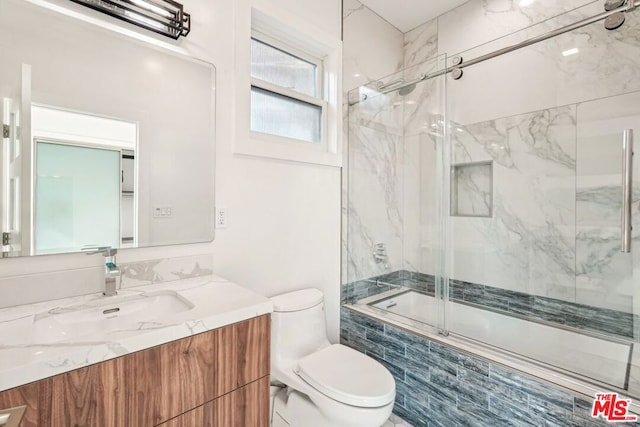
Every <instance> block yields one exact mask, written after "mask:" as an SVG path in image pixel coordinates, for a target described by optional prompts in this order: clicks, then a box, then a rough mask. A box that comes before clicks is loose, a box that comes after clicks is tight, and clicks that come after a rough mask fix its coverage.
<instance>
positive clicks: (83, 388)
mask: <svg viewBox="0 0 640 427" xmlns="http://www.w3.org/2000/svg"><path fill="white" fill-rule="evenodd" d="M270 321H271V319H270V316H269V315H265V316H261V317H257V318H254V319H251V320H247V321H244V322H240V323H236V324H233V325H229V326H227V327H223V328H220V329H215V330H212V331H209V332H205V333H202V334H198V335H194V336H191V337H187V338H184V339H181V340H178V341H174V342H170V343H167V344H163V345H160V346H158V347H154V348H150V349H147V350H143V351H139V352H136V353H132V354H129V355H127V356H123V357H120V358H117V359H113V360H108V361H106V362H103V363H99V364H96V365H92V366H88V367H85V368H82V369H77V370H75V371H71V372H67V373H65V374H61V375H57V376H55V377H51V378H48V379H45V380H42V381H38V382H37V383H33V384H29V385H26V386H23V387H18V388H16V389H12V390H8V391H6V392H2V393H0V408H11V407H15V406H20V405H27V412H26V413H25V417H24V419H23V421H22V423H21V424H20V427H31V426H39V427H48V426H51V427H58V426H61V427H62V426H64V427H67V426H75V427H83V426H86V427H95V426H98V425H99V426H101V427H121V426H136V427H146V426H154V425H157V424H161V423H163V422H165V421H167V420H169V419H171V418H174V417H176V416H178V415H180V414H184V413H186V412H188V411H190V410H192V409H194V408H197V407H200V406H202V405H205V404H206V403H208V402H211V401H213V400H214V399H216V398H218V397H220V396H223V395H228V394H229V393H230V392H232V391H233V390H236V389H238V388H239V387H243V386H245V385H247V384H249V383H252V382H254V381H256V380H258V379H260V378H262V377H265V376H268V375H269V368H270V366H269V361H270V360H269V351H270V331H271V324H270ZM267 387H268V386H267ZM267 400H268V391H267ZM194 425H197V424H194Z"/></svg>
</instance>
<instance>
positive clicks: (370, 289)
mask: <svg viewBox="0 0 640 427" xmlns="http://www.w3.org/2000/svg"><path fill="white" fill-rule="evenodd" d="M398 286H404V287H407V288H411V289H415V290H417V291H419V292H422V293H424V294H427V295H435V278H434V276H432V275H428V274H423V273H415V272H410V271H406V270H402V271H396V272H393V273H389V274H385V275H382V276H376V277H372V278H370V279H366V280H361V281H358V282H354V283H349V284H347V285H344V286H343V288H342V302H343V304H353V303H355V302H357V301H358V300H360V299H362V298H366V297H370V296H373V295H377V294H380V293H382V292H386V291H388V290H390V289H392V288H394V287H398ZM449 295H450V298H451V300H452V301H456V302H459V303H466V304H473V305H476V306H481V307H486V308H490V309H492V310H499V311H502V312H504V313H505V314H510V313H511V314H517V315H521V316H526V317H527V318H528V319H530V320H533V321H544V322H551V323H556V324H559V325H563V326H570V327H574V328H577V329H582V330H589V331H594V332H600V333H605V334H611V335H617V336H620V337H624V338H633V331H634V322H635V323H636V325H637V324H640V319H639V318H638V316H634V315H633V314H631V313H624V312H620V311H615V310H608V309H605V308H598V307H591V306H587V305H582V304H576V303H572V302H567V301H562V300H558V299H554V298H547V297H541V296H534V295H529V294H525V293H522V292H515V291H511V290H506V289H500V288H495V287H492V286H486V285H480V284H477V283H471V282H463V281H460V280H451V281H450V282H449Z"/></svg>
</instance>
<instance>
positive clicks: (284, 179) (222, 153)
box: [0, 0, 341, 340]
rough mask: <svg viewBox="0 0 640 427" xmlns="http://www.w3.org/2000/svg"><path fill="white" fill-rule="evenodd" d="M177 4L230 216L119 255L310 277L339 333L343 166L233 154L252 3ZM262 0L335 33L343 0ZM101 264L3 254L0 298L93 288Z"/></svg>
mask: <svg viewBox="0 0 640 427" xmlns="http://www.w3.org/2000/svg"><path fill="white" fill-rule="evenodd" d="M183 3H184V5H185V9H186V10H187V11H188V12H190V13H191V14H192V32H191V34H189V36H188V37H187V38H186V39H184V40H183V41H181V42H179V43H178V44H179V45H180V46H181V47H182V48H184V49H186V50H187V51H188V52H190V53H191V54H193V55H194V56H196V57H198V58H200V59H203V60H206V61H209V62H211V63H213V64H215V66H216V74H217V94H216V97H217V98H216V101H217V117H216V123H217V130H216V204H217V205H218V206H225V207H227V209H228V215H229V225H228V228H226V229H222V230H217V233H216V239H215V241H214V242H213V243H211V244H198V245H181V246H171V247H156V248H147V249H132V250H122V251H121V253H120V254H119V257H118V260H119V262H136V261H141V260H147V259H155V258H170V257H179V256H187V255H197V254H207V253H212V254H213V256H214V271H215V272H216V273H217V274H220V275H221V276H223V277H225V278H227V279H229V280H232V281H235V282H237V283H239V284H241V285H243V286H245V287H247V288H250V289H252V290H254V291H256V292H259V293H261V294H264V295H274V294H277V293H279V292H284V291H288V290H293V289H297V288H301V287H304V286H315V287H317V288H319V289H321V290H322V291H324V293H325V297H326V300H327V316H328V329H329V333H330V337H331V339H333V340H336V339H337V336H338V322H339V315H338V307H339V291H340V287H339V285H340V169H339V168H336V167H326V166H314V165H309V164H302V163H292V162H285V161H277V160H268V159H263V158H252V157H243V156H238V155H234V154H232V143H233V138H234V135H235V133H236V129H235V126H236V125H235V124H236V123H237V120H238V119H237V117H235V114H234V108H233V107H234V104H235V99H236V97H237V96H238V94H239V93H241V91H242V90H243V89H244V88H237V87H235V81H236V77H235V76H236V74H238V73H247V72H248V71H249V70H238V69H235V66H234V64H235V57H236V55H249V52H248V51H239V49H238V48H237V46H238V41H237V40H235V39H234V35H235V34H236V31H235V24H236V16H237V14H238V13H239V11H241V12H243V13H246V10H247V8H249V7H251V2H250V1H249V0H236V1H233V2H230V1H225V0H183ZM261 4H262V5H263V8H264V6H265V5H266V6H268V5H270V4H273V5H274V6H275V7H279V8H282V9H287V10H289V11H290V12H291V13H295V14H296V15H297V16H299V18H300V19H301V20H304V21H306V22H308V23H309V25H310V26H312V27H315V28H321V29H323V30H324V31H325V32H326V33H327V34H329V35H330V36H331V37H338V38H339V37H340V31H341V2H340V0H324V1H322V2H319V1H315V0H263V1H262V3H261ZM65 5H66V3H65ZM74 7H75V6H74ZM236 9H238V10H236ZM77 10H83V9H77ZM94 16H99V15H94ZM145 34H147V33H145ZM249 36H250V34H249V32H248V31H247V34H246V37H247V38H248V37H249ZM240 44H242V45H247V44H246V43H240ZM101 263H102V259H101V258H100V257H87V256H85V255H78V254H76V255H56V256H47V257H38V258H35V259H34V258H19V259H5V260H1V261H0V299H2V296H3V295H11V296H12V298H11V301H14V302H15V301H21V302H24V301H29V300H33V299H34V298H40V297H42V298H45V299H46V298H55V297H63V296H66V295H73V294H78V293H84V292H85V291H86V292H87V293H89V292H96V291H98V290H100V288H101V286H102V283H101ZM53 272H64V274H52V273H53ZM34 273H43V274H34ZM61 277H63V278H64V279H63V280H60V278H61ZM67 278H68V280H67ZM56 279H57V281H58V283H55V282H54V281H55V280H56ZM79 281H81V282H79ZM60 282H63V283H60ZM18 283H19V284H20V285H19V286H17V285H18ZM50 283H51V286H49V284H50ZM65 283H67V284H68V285H65ZM54 284H55V288H53V285H54ZM1 305H2V302H0V306H1Z"/></svg>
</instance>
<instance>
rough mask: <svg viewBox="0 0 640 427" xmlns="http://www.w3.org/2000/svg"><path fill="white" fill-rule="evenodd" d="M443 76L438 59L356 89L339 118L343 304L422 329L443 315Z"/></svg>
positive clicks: (442, 62)
mask: <svg viewBox="0 0 640 427" xmlns="http://www.w3.org/2000/svg"><path fill="white" fill-rule="evenodd" d="M445 69H446V57H445V56H440V57H437V58H435V59H433V60H430V61H427V62H424V63H421V64H418V65H415V66H412V67H409V68H407V69H404V70H402V71H400V72H398V73H395V74H393V75H391V76H388V77H385V78H383V79H381V80H380V81H377V82H372V83H371V84H368V85H366V86H362V87H360V88H358V89H356V90H354V91H351V92H350V93H349V110H348V111H349V117H348V132H349V134H348V141H349V143H348V145H347V146H348V174H347V180H346V182H344V184H345V188H346V189H347V191H346V194H345V202H344V206H345V208H346V212H345V214H346V221H345V222H346V230H345V231H346V233H345V234H344V236H345V242H344V245H345V254H346V257H345V261H346V264H345V266H344V269H343V271H345V273H346V280H345V283H346V285H345V286H344V289H345V292H344V293H345V294H344V295H343V301H345V302H347V303H350V304H354V305H362V306H367V307H369V308H372V309H375V310H377V312H378V314H381V315H384V316H388V317H392V318H393V319H394V320H396V321H398V322H401V323H406V324H418V325H429V326H430V327H433V326H438V325H439V323H440V322H441V320H440V319H442V316H440V314H441V313H442V310H443V309H444V306H443V305H442V304H441V303H439V302H438V300H437V299H436V298H435V297H436V293H437V292H436V291H437V290H439V289H442V286H443V282H442V280H439V279H438V278H437V276H438V274H437V271H438V268H439V267H438V266H439V265H440V264H439V263H441V262H444V259H445V257H444V254H443V253H442V251H443V250H444V244H446V240H445V239H443V238H441V235H440V231H441V223H440V222H439V214H440V216H442V213H441V212H439V209H440V208H441V205H440V204H439V203H438V202H437V201H438V197H439V193H438V189H439V188H444V186H442V185H440V186H439V185H438V181H439V180H442V179H448V167H446V166H445V164H448V160H447V158H445V157H443V156H446V155H447V153H448V148H449V146H448V145H447V144H445V140H446V126H445V124H446V111H445V106H446V103H445V98H446V81H447V80H446V75H445V74H444V73H443V71H444V70H445ZM440 270H442V268H440ZM438 293H439V294H442V291H440V292H438Z"/></svg>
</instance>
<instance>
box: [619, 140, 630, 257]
mask: <svg viewBox="0 0 640 427" xmlns="http://www.w3.org/2000/svg"><path fill="white" fill-rule="evenodd" d="M632 207H633V129H625V131H624V133H623V136H622V252H624V253H629V252H631V237H632V233H631V232H632V224H631V222H632V217H631V209H632Z"/></svg>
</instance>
